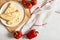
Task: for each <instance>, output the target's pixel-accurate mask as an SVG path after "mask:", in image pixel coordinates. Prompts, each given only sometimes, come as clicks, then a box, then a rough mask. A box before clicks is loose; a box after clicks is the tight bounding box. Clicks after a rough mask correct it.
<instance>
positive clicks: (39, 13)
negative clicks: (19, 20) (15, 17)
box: [21, 0, 53, 34]
mask: <svg viewBox="0 0 60 40" xmlns="http://www.w3.org/2000/svg"><path fill="white" fill-rule="evenodd" d="M37 1H38V0H37ZM43 1H44V0H42V1H40V2H38V4H37V5H35V6H33V7H32V9H31V13H32V12H33V10H35V8H37V7H39V5H41V3H43ZM52 6H53V5H52V3H47V4H46V5H45V6H44V7H43V8H39V9H38V10H36V11H35V12H34V13H33V14H32V16H31V18H30V19H29V21H28V22H27V23H26V24H25V25H24V27H23V28H22V30H21V31H22V32H23V34H24V33H25V32H27V31H28V30H29V29H30V28H31V27H32V28H33V29H34V28H35V27H33V26H32V25H33V24H37V25H42V24H45V23H47V21H48V17H49V15H50V14H51V12H52V11H53V8H52ZM47 7H49V8H50V9H47ZM35 29H36V28H35Z"/></svg>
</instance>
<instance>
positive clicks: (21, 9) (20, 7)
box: [0, 1, 24, 27]
mask: <svg viewBox="0 0 60 40" xmlns="http://www.w3.org/2000/svg"><path fill="white" fill-rule="evenodd" d="M11 2H13V3H14V5H15V7H16V8H17V9H18V10H19V11H20V14H21V17H22V18H21V20H20V21H19V22H18V23H17V24H16V25H18V24H19V23H21V22H22V20H23V18H24V9H23V6H22V5H21V4H19V3H17V2H14V1H9V2H7V3H5V4H4V5H3V6H2V8H1V10H0V13H3V11H4V9H5V8H6V7H7V6H8V4H9V3H11ZM1 22H2V23H3V24H4V25H6V26H9V27H11V26H12V25H8V24H7V23H6V21H5V20H3V19H1ZM16 25H13V27H14V26H16Z"/></svg>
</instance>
